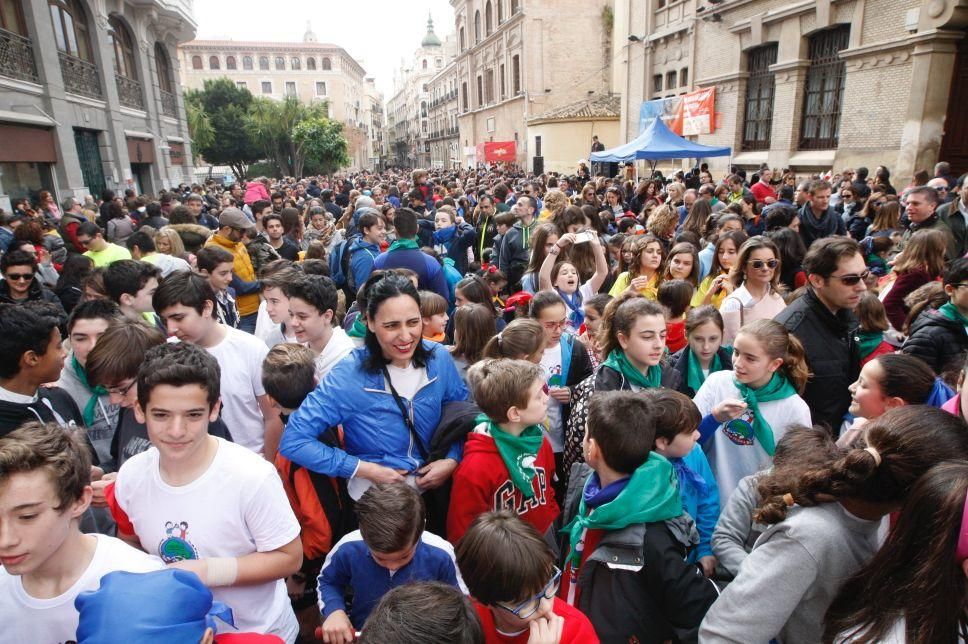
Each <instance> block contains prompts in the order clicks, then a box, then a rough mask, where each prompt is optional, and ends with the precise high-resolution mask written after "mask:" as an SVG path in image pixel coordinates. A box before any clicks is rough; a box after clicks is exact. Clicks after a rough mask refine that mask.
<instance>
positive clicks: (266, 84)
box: [262, 81, 272, 94]
mask: <svg viewBox="0 0 968 644" xmlns="http://www.w3.org/2000/svg"><path fill="white" fill-rule="evenodd" d="M262 93H263V94H271V93H272V81H262Z"/></svg>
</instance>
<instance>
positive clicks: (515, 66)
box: [511, 54, 521, 96]
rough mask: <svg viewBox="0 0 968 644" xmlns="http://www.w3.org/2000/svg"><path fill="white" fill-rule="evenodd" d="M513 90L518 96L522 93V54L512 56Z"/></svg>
mask: <svg viewBox="0 0 968 644" xmlns="http://www.w3.org/2000/svg"><path fill="white" fill-rule="evenodd" d="M511 90H512V91H513V92H514V95H515V96H517V95H518V94H520V93H521V56H519V55H517V54H515V55H514V56H512V57H511Z"/></svg>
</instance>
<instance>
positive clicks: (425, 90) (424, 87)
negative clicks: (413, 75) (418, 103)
mask: <svg viewBox="0 0 968 644" xmlns="http://www.w3.org/2000/svg"><path fill="white" fill-rule="evenodd" d="M428 88H429V85H427V83H424V84H423V91H424V93H426V92H427V89H428Z"/></svg>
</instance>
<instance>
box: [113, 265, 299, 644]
mask: <svg viewBox="0 0 968 644" xmlns="http://www.w3.org/2000/svg"><path fill="white" fill-rule="evenodd" d="M194 277H197V276H194ZM260 367H261V363H260ZM137 390H138V403H137V406H136V407H135V415H136V416H137V417H138V420H139V421H141V422H144V423H145V424H146V425H147V428H148V437H149V438H150V439H151V443H152V445H153V447H152V448H151V449H149V450H148V451H146V452H142V453H141V454H138V455H137V456H134V457H132V458H131V459H130V460H128V462H126V463H125V464H124V465H123V466H122V467H121V470H120V471H119V472H118V477H117V479H116V480H115V482H114V484H113V485H112V486H109V487H108V489H107V492H106V496H107V499H108V505H109V507H110V508H111V513H112V514H113V515H114V519H115V521H117V523H118V534H119V535H120V536H121V538H122V539H124V540H126V541H128V542H129V543H132V544H134V545H137V546H139V547H141V548H142V549H144V550H145V551H146V552H150V553H156V554H157V555H158V556H160V557H161V558H162V560H163V561H165V563H167V564H169V565H171V566H172V567H175V568H182V569H183V570H188V571H191V572H194V573H195V574H197V575H198V576H199V578H201V580H202V582H203V583H204V584H205V585H206V586H208V587H209V588H212V589H213V592H214V595H215V598H216V599H217V600H219V601H222V602H225V603H226V604H228V605H229V606H231V607H232V608H233V610H234V612H235V622H236V624H235V625H236V626H237V627H238V628H239V629H240V630H243V631H253V632H259V633H270V634H274V635H278V636H279V637H281V638H283V639H284V640H285V641H286V642H290V643H291V642H294V641H295V639H296V635H297V633H298V630H299V628H298V624H297V623H296V618H295V615H294V614H293V612H292V607H291V606H290V604H289V598H288V596H287V594H286V586H285V584H284V583H283V581H282V580H283V578H284V577H286V576H287V575H291V574H293V573H294V572H296V571H297V570H299V567H300V565H301V563H302V545H301V543H300V540H299V524H298V523H297V522H296V517H295V516H294V515H293V512H292V510H291V509H290V508H289V503H288V500H287V499H286V495H285V492H284V491H283V489H282V483H281V482H280V480H279V476H278V474H277V473H276V471H275V468H273V467H272V465H270V464H269V463H266V462H265V461H264V460H262V459H261V458H259V457H258V456H257V455H255V454H253V453H252V452H250V451H249V450H247V449H244V448H242V447H241V446H238V445H235V444H233V443H229V442H227V441H225V440H222V439H219V438H215V437H214V436H210V435H209V432H208V425H209V422H211V421H214V420H215V419H216V418H217V417H218V413H219V391H220V390H221V387H220V384H219V364H218V362H217V361H216V359H215V358H214V357H213V356H212V355H211V354H210V353H209V352H207V351H205V350H204V349H202V348H201V347H197V346H195V345H192V344H188V343H185V342H181V343H165V344H163V345H160V346H158V347H155V348H153V349H151V350H149V351H148V353H147V354H146V355H145V356H144V365H143V366H142V368H141V370H140V371H139V373H138V382H137Z"/></svg>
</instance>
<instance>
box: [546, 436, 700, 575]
mask: <svg viewBox="0 0 968 644" xmlns="http://www.w3.org/2000/svg"><path fill="white" fill-rule="evenodd" d="M590 478H591V477H589V479H590ZM585 486H586V487H587V486H588V481H585ZM582 492H583V493H582V498H581V502H580V503H579V504H578V513H577V514H576V515H575V517H574V518H573V519H572V520H571V521H570V522H569V523H568V525H566V526H565V527H564V528H562V529H561V531H562V532H563V533H566V534H568V541H569V544H570V549H569V554H568V561H570V562H571V566H572V568H577V567H578V565H579V564H580V563H581V551H580V550H577V549H576V548H575V546H576V545H577V544H578V542H579V541H580V540H581V535H582V531H584V530H585V529H586V528H587V529H589V530H608V531H612V530H621V529H622V528H625V527H628V526H630V525H634V524H638V523H654V522H656V521H665V520H667V519H673V518H675V517H677V516H679V515H680V514H682V500H681V499H680V498H679V483H678V481H677V480H676V473H675V470H673V468H672V463H670V462H669V461H668V460H667V459H666V458H665V457H664V456H662V455H660V454H657V453H656V452H649V458H648V460H646V461H645V463H643V464H642V465H640V466H639V467H638V469H636V470H635V471H634V472H632V476H631V477H630V478H629V482H628V485H626V486H625V489H624V490H622V491H621V492H619V494H618V496H617V497H615V499H614V500H612V501H610V502H608V503H604V504H602V505H600V506H598V507H597V508H595V509H594V512H592V511H590V510H589V508H588V507H587V506H586V505H585V495H584V488H582Z"/></svg>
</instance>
